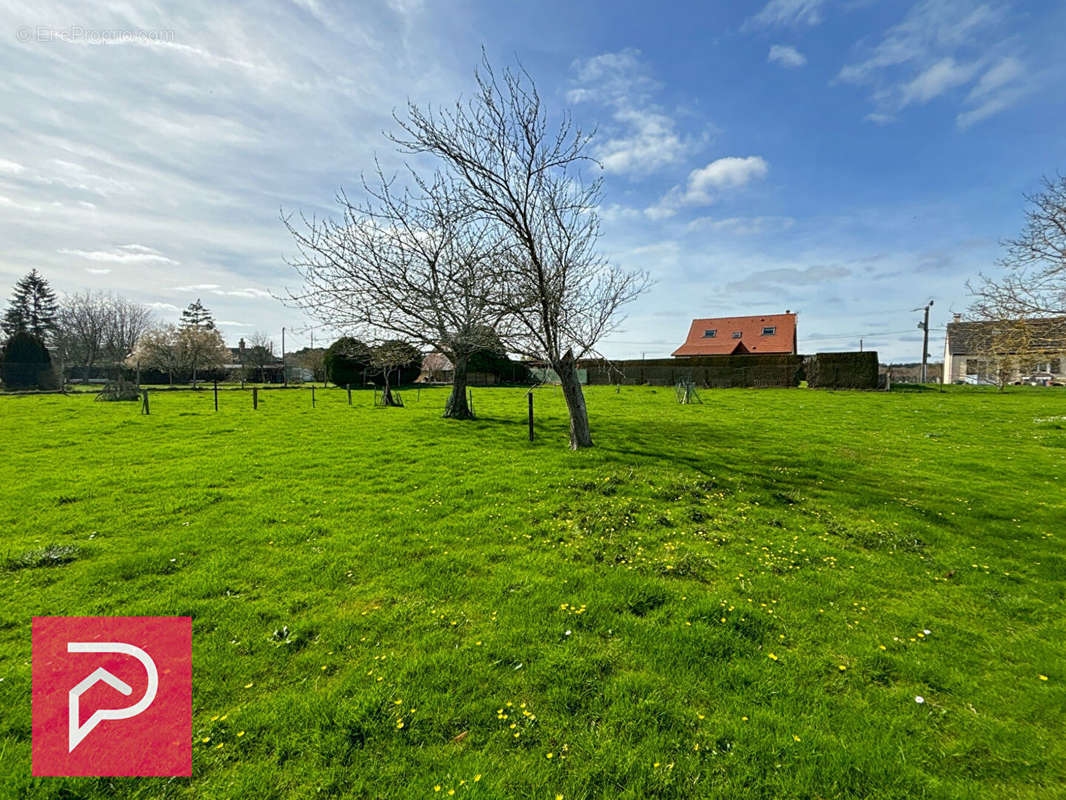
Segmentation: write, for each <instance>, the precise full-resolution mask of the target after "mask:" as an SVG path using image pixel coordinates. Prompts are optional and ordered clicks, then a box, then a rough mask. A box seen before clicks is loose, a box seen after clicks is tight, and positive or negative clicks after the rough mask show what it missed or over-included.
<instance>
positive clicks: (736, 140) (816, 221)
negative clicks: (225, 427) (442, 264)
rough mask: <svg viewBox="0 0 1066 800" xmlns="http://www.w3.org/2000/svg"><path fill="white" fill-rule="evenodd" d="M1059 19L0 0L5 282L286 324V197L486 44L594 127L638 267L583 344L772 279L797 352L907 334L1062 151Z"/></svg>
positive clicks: (826, 10) (608, 217)
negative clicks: (622, 311)
mask: <svg viewBox="0 0 1066 800" xmlns="http://www.w3.org/2000/svg"><path fill="white" fill-rule="evenodd" d="M119 32H122V35H121V36H120V35H118V34H119ZM1064 32H1066V4H1063V3H1061V2H1058V1H1057V0H1055V1H1050V0H1049V1H1048V2H1038V1H1034V2H1026V3H1022V2H1014V3H1009V2H994V1H992V0H989V2H980V1H978V0H938V1H937V2H930V1H929V0H924V1H923V2H873V1H872V0H840V1H839V2H834V1H833V0H771V2H769V3H765V2H753V3H742V2H693V3H672V4H650V3H646V2H641V3H637V2H609V3H608V2H596V3H581V2H573V1H571V2H565V3H564V2H554V1H552V2H541V3H536V4H509V3H500V2H438V3H431V2H418V0H390V1H389V2H384V0H383V1H382V2H374V3H340V2H330V1H329V0H297V1H296V2H289V3H273V4H254V3H250V2H249V3H240V4H223V3H219V2H210V3H207V2H199V1H198V0H191V2H183V3H180V4H173V5H170V6H167V5H157V4H151V3H136V2H126V3H111V4H107V3H103V4H94V3H78V4H62V3H50V2H47V0H45V2H39V3H34V4H33V5H32V6H30V5H29V4H19V5H15V6H11V5H7V4H4V5H3V7H2V11H0V35H2V37H3V39H2V44H0V66H2V69H3V74H4V76H5V81H4V82H3V83H2V85H0V230H2V233H3V242H4V246H3V248H2V251H0V292H3V293H5V294H6V292H7V291H8V287H9V286H10V284H12V283H13V282H14V280H15V279H16V278H17V277H18V276H19V275H21V274H23V273H25V272H26V271H28V270H29V269H30V268H32V267H37V268H39V269H41V270H42V271H43V272H44V273H45V274H46V276H48V277H49V278H50V279H51V280H52V283H53V285H54V286H55V287H56V288H57V289H58V290H60V291H64V292H71V291H77V290H82V289H98V290H115V291H120V292H122V293H123V294H126V295H128V296H130V297H131V298H133V299H136V300H138V301H141V302H145V303H150V304H153V307H154V308H156V310H157V313H158V314H159V316H160V317H161V318H163V319H176V317H177V313H178V309H179V308H181V307H183V306H184V305H186V304H187V303H188V302H190V301H191V300H193V299H195V298H196V297H201V298H202V299H203V301H204V303H205V304H206V305H208V306H209V307H210V308H211V309H212V310H213V311H214V312H215V315H216V317H217V318H218V319H219V320H220V322H221V327H222V328H223V332H224V333H225V335H226V336H227V338H228V339H230V340H232V341H234V342H235V341H236V339H237V338H239V337H240V336H242V335H250V334H251V333H252V332H254V331H263V332H265V333H267V334H268V335H271V336H272V337H274V338H275V339H276V340H279V339H280V329H281V327H282V326H287V327H288V329H289V331H290V335H289V338H288V342H287V343H288V344H289V345H290V347H293V346H300V345H302V344H305V343H307V341H308V339H309V334H308V333H307V332H302V333H295V331H300V330H302V329H303V328H304V327H305V326H306V325H307V321H306V320H304V319H302V318H301V317H300V316H299V314H298V313H297V312H295V311H292V310H290V309H286V308H285V307H283V306H282V305H281V304H280V303H278V302H277V301H276V300H274V299H273V298H272V297H271V294H272V293H278V292H280V291H282V290H283V288H284V287H285V286H286V285H292V283H293V275H292V274H291V272H290V271H289V269H288V267H286V266H285V263H284V258H285V256H286V255H287V254H289V253H291V251H292V248H291V245H290V243H289V241H288V239H287V236H286V234H285V232H284V230H283V229H282V226H281V224H280V222H279V212H280V211H281V210H282V209H285V210H298V209H302V210H305V211H307V212H309V213H317V214H329V213H332V211H333V205H332V199H333V197H334V195H335V193H336V191H337V189H338V188H339V187H341V186H344V187H346V188H348V189H354V188H355V187H356V185H357V183H358V178H359V174H360V172H362V171H364V170H367V169H368V168H369V167H371V166H372V159H373V158H374V156H375V155H376V156H377V157H379V158H380V159H381V160H382V162H383V163H384V165H385V166H386V168H387V169H394V168H395V167H397V166H398V165H399V162H398V160H397V157H396V155H395V154H394V153H393V152H392V150H391V149H390V147H389V146H388V144H387V142H386V141H385V140H384V139H383V137H382V135H381V134H382V131H383V130H385V129H388V128H391V127H392V123H391V113H392V111H393V109H395V108H398V107H402V106H403V104H404V103H405V102H406V100H407V99H411V100H413V101H415V102H418V103H448V102H452V101H454V99H455V98H456V97H457V96H458V95H459V94H461V93H463V92H469V90H470V87H471V83H472V71H473V68H474V67H475V66H476V64H477V62H478V59H479V58H480V49H481V47H482V46H484V48H485V49H486V52H487V53H488V55H489V58H490V59H491V60H492V61H493V62H495V63H497V64H502V63H504V62H506V61H508V60H509V59H513V58H515V57H517V58H519V59H521V61H522V63H523V64H524V65H525V66H526V68H527V69H528V70H529V71H530V72H531V73H532V74H533V75H534V76H535V78H536V80H537V82H538V85H539V87H540V90H541V93H542V95H543V96H544V97H545V99H546V100H547V101H548V103H549V104H550V105H552V106H553V107H563V106H569V107H571V108H572V111H573V113H574V116H575V117H576V119H577V120H578V122H579V123H580V124H582V125H583V126H584V127H587V128H593V127H595V128H596V130H597V138H596V141H595V152H596V155H597V156H598V157H599V159H600V160H601V162H602V163H603V170H604V171H603V176H604V179H605V185H604V191H605V197H604V204H603V207H602V208H601V214H602V217H603V232H604V236H603V240H602V246H603V250H604V252H605V253H606V254H607V255H608V256H609V257H610V259H611V261H612V262H614V263H616V264H618V265H619V266H623V267H626V268H631V269H643V270H647V271H648V272H649V273H650V274H651V276H652V278H653V280H654V281H655V285H654V287H653V289H652V290H651V291H650V292H649V293H648V294H647V295H645V296H644V297H643V298H641V299H640V300H639V301H638V302H636V303H634V304H633V305H632V306H631V307H630V308H629V309H628V319H627V320H626V322H625V323H624V324H623V325H622V326H621V328H620V329H619V330H618V331H617V332H616V333H615V334H613V335H612V336H611V337H610V338H609V339H608V340H606V341H605V342H604V343H603V345H602V348H601V349H602V350H603V352H604V353H605V354H606V355H608V356H611V357H629V356H639V355H640V354H641V353H646V354H648V355H649V356H651V355H657V356H662V355H668V354H669V352H670V351H671V350H673V349H674V348H675V347H676V346H677V345H678V344H680V342H681V341H683V339H684V336H685V333H686V331H687V328H688V323H689V320H690V319H691V318H692V317H697V316H716V315H722V316H725V315H736V314H748V313H753V314H757V313H767V312H778V311H783V310H784V309H786V308H788V309H792V310H794V311H798V312H799V314H800V317H799V335H800V349H801V350H802V351H804V352H814V351H816V350H841V349H855V348H857V346H858V339H859V337H860V336H861V337H863V338H864V344H865V346H866V347H867V348H872V349H877V350H879V351H880V353H881V354H882V360H896V361H899V360H914V359H917V358H918V357H920V350H921V335H920V331H918V330H917V329H916V322H917V320H918V319H919V315H918V314H916V313H911V311H910V309H912V308H915V307H917V306H920V305H923V304H924V303H925V301H927V300H928V299H929V298H935V301H936V305H935V307H934V315H933V324H932V327H934V328H942V327H943V325H944V324H945V322H947V321H948V320H949V319H950V313H951V312H952V311H953V310H954V311H963V310H964V309H965V307H966V305H967V295H966V287H965V284H966V281H967V280H968V279H970V278H972V277H974V276H975V275H976V274H977V273H978V272H981V271H986V272H987V271H993V270H995V265H994V262H995V258H996V256H997V254H998V252H999V247H998V244H997V242H998V241H999V240H1000V239H1002V238H1004V237H1006V236H1011V235H1013V234H1015V233H1017V232H1018V230H1019V229H1020V226H1021V224H1022V215H1023V199H1022V193H1023V192H1031V191H1034V190H1035V189H1037V188H1038V186H1039V181H1040V177H1041V176H1042V175H1045V174H1047V175H1053V174H1055V173H1056V172H1057V171H1066V88H1064V87H1066V48H1063V47H1062V46H1061V39H1062V35H1063V33H1064ZM933 333H934V335H933V344H932V346H931V348H930V349H931V351H932V352H933V353H934V354H938V353H939V348H940V342H939V340H940V338H941V334H940V333H939V331H937V330H934V332H933ZM318 337H319V339H320V340H321V339H322V338H327V337H328V332H327V331H320V332H319V333H318ZM279 343H280V342H279Z"/></svg>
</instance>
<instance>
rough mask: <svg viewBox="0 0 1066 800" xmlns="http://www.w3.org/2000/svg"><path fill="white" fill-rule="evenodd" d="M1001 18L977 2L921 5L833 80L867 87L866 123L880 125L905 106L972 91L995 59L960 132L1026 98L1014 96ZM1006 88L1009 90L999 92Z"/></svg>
mask: <svg viewBox="0 0 1066 800" xmlns="http://www.w3.org/2000/svg"><path fill="white" fill-rule="evenodd" d="M1004 11H1005V9H1004V7H1003V6H1000V5H993V4H990V3H985V2H980V0H921V1H920V2H918V3H916V4H915V5H914V6H912V7H911V9H910V10H909V11H908V12H907V14H906V15H905V16H904V18H903V20H902V21H901V22H899V23H898V24H897V25H894V26H893V27H891V28H889V29H888V30H887V31H886V32H885V34H884V35H883V37H882V38H881V40H880V41H879V42H878V43H877V44H876V45H875V46H874V47H873V48H871V49H869V50H868V51H867V55H866V57H865V58H862V59H859V60H857V61H855V62H853V63H850V64H847V65H845V66H844V67H843V68H842V69H841V70H840V72H839V73H838V75H837V80H839V81H841V82H844V83H852V84H856V85H865V86H870V87H871V100H872V101H873V104H874V106H875V109H874V112H873V113H871V114H869V115H867V117H866V119H868V120H871V121H873V122H877V123H878V124H883V123H884V122H888V121H891V120H892V119H893V118H894V115H895V114H897V113H898V112H899V111H901V110H903V109H904V108H906V107H907V106H910V105H917V104H923V103H928V102H930V101H931V100H934V99H936V98H939V97H944V96H947V95H949V94H950V92H951V90H953V89H957V88H959V87H961V86H965V85H967V84H969V83H971V82H972V81H973V80H974V78H975V77H977V75H978V74H980V73H981V71H982V70H984V69H986V67H987V66H988V64H989V63H990V62H991V61H992V60H993V59H995V58H997V55H996V54H997V52H998V53H999V56H998V58H999V60H998V61H997V64H996V66H994V67H992V69H989V70H987V71H986V72H985V76H984V77H982V78H981V80H980V81H978V84H977V86H975V87H974V88H973V89H972V90H971V92H970V94H969V96H968V98H967V99H966V100H965V101H964V102H965V103H966V104H967V105H970V106H973V108H970V109H969V110H967V111H965V112H964V113H961V114H960V115H959V116H958V118H957V120H958V123H959V125H960V127H966V126H967V125H969V124H972V123H973V122H975V121H977V119H981V118H984V117H985V116H990V115H991V114H993V113H996V112H997V111H999V110H1002V108H1005V107H1007V106H1008V105H1010V104H1011V103H1013V102H1015V101H1016V100H1017V99H1018V97H1020V96H1021V95H1022V94H1024V92H1021V91H1017V90H1016V89H1017V86H1016V84H1017V83H1018V82H1019V81H1021V80H1022V78H1023V77H1024V70H1023V69H1022V68H1021V65H1020V62H1019V61H1018V60H1017V59H1016V58H1015V57H1013V56H1006V57H1005V56H1004V55H1003V51H1004V50H1008V49H1011V48H1015V47H1016V46H1017V43H1016V42H1015V41H1014V40H1012V39H1010V38H1007V36H1006V34H1005V33H1004V32H1003V27H1002V25H1001V23H1002V21H1003V17H1004ZM986 78H987V80H986ZM982 84H983V86H982ZM1008 85H1009V86H1014V87H1015V89H1012V90H1010V91H1004V87H1006V86H1008ZM997 90H999V91H998V92H997ZM982 96H983V97H985V98H986V100H985V101H983V102H982V100H981V99H980V98H981V97H982Z"/></svg>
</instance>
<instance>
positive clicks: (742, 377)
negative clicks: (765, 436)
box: [578, 351, 878, 389]
mask: <svg viewBox="0 0 1066 800" xmlns="http://www.w3.org/2000/svg"><path fill="white" fill-rule="evenodd" d="M578 366H579V367H581V368H582V369H586V370H587V371H588V383H589V384H590V385H601V386H602V385H612V384H616V383H622V384H626V385H633V384H647V385H649V386H674V385H676V384H677V382H678V381H682V380H685V379H686V378H691V379H692V380H693V381H694V382H695V383H696V385H697V386H700V387H703V388H705V389H729V388H734V387H756V388H762V387H791V386H799V384H800V381H801V380H804V379H806V381H807V385H808V386H810V387H813V388H821V389H876V388H877V371H878V370H877V353H876V352H872V351H868V352H864V353H817V354H816V355H813V356H801V355H794V354H792V353H760V354H749V355H727V356H694V357H691V358H649V359H644V360H633V361H606V360H595V361H591V360H590V361H583V362H581V363H580V364H579V365H578Z"/></svg>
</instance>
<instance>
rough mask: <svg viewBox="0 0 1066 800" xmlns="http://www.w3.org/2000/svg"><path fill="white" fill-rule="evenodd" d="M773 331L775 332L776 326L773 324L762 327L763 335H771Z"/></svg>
mask: <svg viewBox="0 0 1066 800" xmlns="http://www.w3.org/2000/svg"><path fill="white" fill-rule="evenodd" d="M775 333H777V328H776V327H774V326H773V325H769V326H767V327H765V328H763V329H762V335H763V336H773V335H774V334H775Z"/></svg>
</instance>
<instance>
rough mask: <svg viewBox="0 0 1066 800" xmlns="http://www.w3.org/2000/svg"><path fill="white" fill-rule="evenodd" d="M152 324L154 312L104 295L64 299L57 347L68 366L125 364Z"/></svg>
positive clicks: (79, 295) (59, 317) (90, 367)
mask: <svg viewBox="0 0 1066 800" xmlns="http://www.w3.org/2000/svg"><path fill="white" fill-rule="evenodd" d="M151 322H152V312H151V311H150V310H149V309H148V308H147V307H146V306H143V305H140V304H139V303H133V302H131V301H129V300H126V299H125V298H123V297H118V296H117V295H112V294H106V293H103V292H82V293H78V294H72V295H69V296H68V297H66V298H64V300H63V302H62V303H61V304H60V307H59V314H58V318H57V324H56V337H55V339H56V346H57V348H58V350H59V352H60V356H61V359H62V361H63V362H64V363H73V364H77V365H79V366H81V367H83V368H84V371H85V374H84V378H85V379H88V378H89V377H90V374H89V373H90V372H91V370H92V368H93V367H94V366H96V365H97V364H100V363H103V364H107V365H108V366H113V365H117V364H121V363H122V362H123V361H125V359H126V357H127V356H128V355H129V354H130V352H132V351H133V349H134V347H135V346H136V344H137V341H138V340H139V339H140V337H141V335H142V334H143V333H144V332H145V331H146V330H148V327H149V326H150V325H151Z"/></svg>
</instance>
